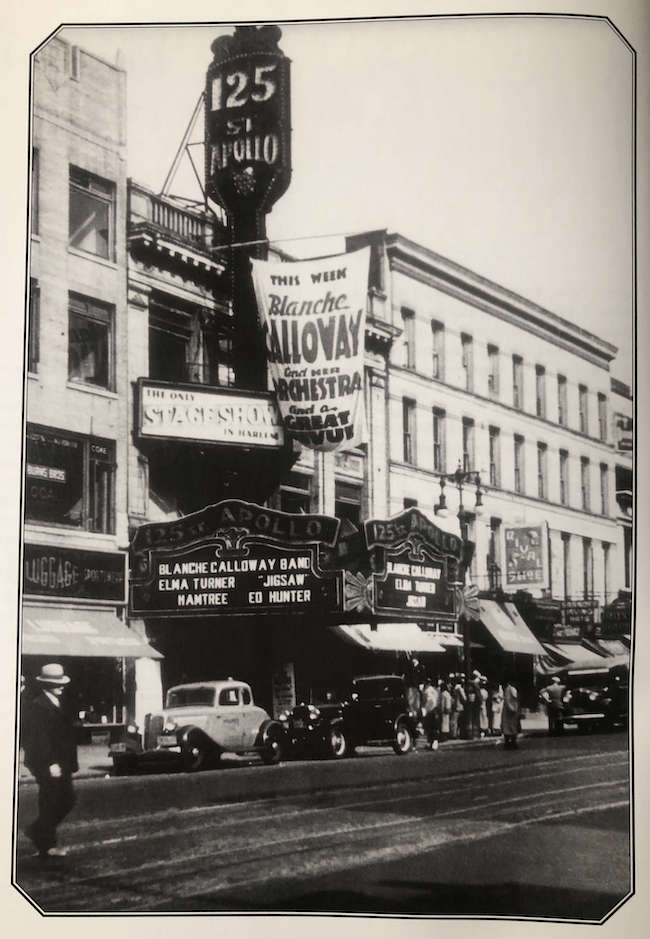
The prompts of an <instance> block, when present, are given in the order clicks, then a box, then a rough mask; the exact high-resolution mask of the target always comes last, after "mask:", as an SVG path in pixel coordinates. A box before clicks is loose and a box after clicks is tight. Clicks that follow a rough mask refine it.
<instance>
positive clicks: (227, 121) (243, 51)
mask: <svg viewBox="0 0 650 939" xmlns="http://www.w3.org/2000/svg"><path fill="white" fill-rule="evenodd" d="M281 35H282V33H281V31H280V29H279V28H278V27H277V26H262V27H261V28H259V29H258V28H257V27H255V26H238V27H237V28H236V29H235V33H234V35H233V36H220V37H219V38H218V39H215V41H214V42H213V43H212V51H213V53H214V59H213V61H212V62H211V64H210V66H209V68H208V71H207V75H206V88H205V137H206V140H205V143H206V147H205V154H206V166H205V170H206V173H205V178H206V190H207V195H208V196H209V197H210V198H211V199H214V200H215V201H216V202H218V203H219V204H220V205H222V206H223V207H224V209H226V211H227V212H229V213H232V214H234V215H236V216H238V215H240V214H241V213H245V214H258V215H263V214H265V213H266V212H268V211H269V210H270V208H271V206H272V205H273V203H274V202H275V201H276V200H277V199H279V197H280V196H281V195H282V194H283V193H284V192H285V191H286V189H287V187H288V185H289V181H290V179H291V118H290V92H289V89H290V60H289V59H288V58H287V57H286V56H285V55H284V53H283V52H282V51H281V50H280V49H279V48H278V41H279V39H280V37H281Z"/></svg>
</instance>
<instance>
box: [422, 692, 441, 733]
mask: <svg viewBox="0 0 650 939" xmlns="http://www.w3.org/2000/svg"><path fill="white" fill-rule="evenodd" d="M422 726H423V727H424V732H425V734H426V735H427V745H428V746H429V749H431V750H437V749H438V747H439V745H440V692H439V691H438V688H437V686H436V685H435V684H434V682H433V681H432V680H431V679H430V678H427V680H426V681H425V683H424V686H423V688H422Z"/></svg>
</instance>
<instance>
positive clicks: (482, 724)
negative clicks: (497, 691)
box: [478, 675, 490, 737]
mask: <svg viewBox="0 0 650 939" xmlns="http://www.w3.org/2000/svg"><path fill="white" fill-rule="evenodd" d="M478 693H479V697H480V701H479V730H480V734H481V737H487V735H488V734H489V732H490V720H489V718H488V702H489V698H490V695H489V694H488V689H487V678H486V677H485V675H482V676H481V683H480V686H479V689H478Z"/></svg>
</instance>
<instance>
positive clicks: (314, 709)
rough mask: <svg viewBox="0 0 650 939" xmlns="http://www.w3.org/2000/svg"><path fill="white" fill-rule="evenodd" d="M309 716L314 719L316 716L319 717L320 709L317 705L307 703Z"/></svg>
mask: <svg viewBox="0 0 650 939" xmlns="http://www.w3.org/2000/svg"><path fill="white" fill-rule="evenodd" d="M309 716H310V717H311V719H312V720H314V719H315V718H316V717H320V711H319V710H318V708H317V707H314V705H313V704H310V705H309Z"/></svg>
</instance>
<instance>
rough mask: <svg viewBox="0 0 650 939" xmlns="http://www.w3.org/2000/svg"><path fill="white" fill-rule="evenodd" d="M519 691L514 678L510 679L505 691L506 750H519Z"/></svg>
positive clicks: (504, 725)
mask: <svg viewBox="0 0 650 939" xmlns="http://www.w3.org/2000/svg"><path fill="white" fill-rule="evenodd" d="M519 712H520V705H519V691H518V690H517V687H516V685H515V683H514V679H513V678H508V680H507V681H506V683H505V688H504V691H503V738H504V741H505V743H504V746H505V749H506V750H516V749H517V734H518V733H519V720H520V715H519Z"/></svg>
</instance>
